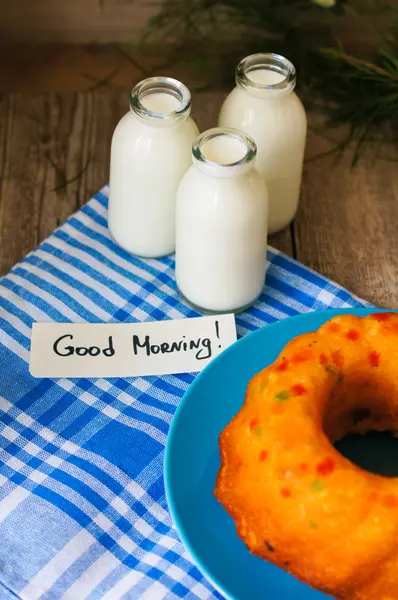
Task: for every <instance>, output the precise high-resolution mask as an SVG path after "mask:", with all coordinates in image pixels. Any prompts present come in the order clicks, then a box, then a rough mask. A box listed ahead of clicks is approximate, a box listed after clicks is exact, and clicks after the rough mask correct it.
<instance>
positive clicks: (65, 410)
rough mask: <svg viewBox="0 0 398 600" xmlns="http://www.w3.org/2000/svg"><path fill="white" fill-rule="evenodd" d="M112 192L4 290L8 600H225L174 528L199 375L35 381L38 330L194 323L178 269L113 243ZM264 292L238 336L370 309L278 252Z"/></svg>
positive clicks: (1, 593)
mask: <svg viewBox="0 0 398 600" xmlns="http://www.w3.org/2000/svg"><path fill="white" fill-rule="evenodd" d="M107 195H108V188H107V187H105V188H104V189H103V190H102V191H101V192H99V193H98V194H97V195H96V196H95V197H94V198H93V199H91V200H90V201H89V202H88V203H87V204H86V205H85V206H84V207H83V208H82V209H81V210H79V211H78V212H77V213H76V214H74V215H73V216H71V217H70V218H69V219H68V220H67V221H66V222H65V223H64V224H63V225H62V226H61V227H60V228H59V229H57V230H56V231H55V232H54V233H53V234H52V235H50V236H49V237H48V238H47V239H46V240H44V242H43V243H42V244H40V245H39V246H38V247H37V248H36V249H35V250H34V251H33V252H31V253H30V254H28V255H27V256H26V257H25V258H24V259H23V260H22V261H20V262H19V263H18V264H17V265H16V266H15V267H14V268H13V269H11V271H10V272H9V273H8V274H7V275H6V276H4V277H3V278H2V279H1V280H0V600H5V599H7V600H11V599H14V600H15V598H17V599H18V598H22V599H24V600H39V599H40V600H50V599H51V600H55V599H59V598H63V599H66V600H83V599H88V600H96V599H102V600H118V599H119V598H120V599H121V598H124V599H129V600H130V599H136V598H137V599H138V598H139V599H142V600H164V599H166V600H172V599H177V598H189V599H193V600H196V599H200V600H204V599H207V598H221V596H220V595H219V594H218V593H217V592H216V591H214V590H213V588H212V586H211V585H210V584H209V583H208V582H207V581H206V580H205V579H204V577H203V576H202V575H201V574H200V572H199V571H198V569H197V568H196V567H195V565H194V564H193V563H192V561H191V559H190V557H189V555H188V553H187V552H186V551H185V549H184V547H183V546H182V544H181V543H180V541H179V539H178V536H177V533H176V532H175V530H174V528H173V524H172V521H171V518H170V516H169V513H168V510H167V504H166V498H165V492H164V485H163V457H164V448H165V444H166V439H167V432H168V428H169V425H170V422H171V420H172V417H173V414H174V411H175V408H176V406H177V405H178V403H179V401H180V400H181V398H182V396H183V394H184V392H185V391H186V390H187V388H188V386H189V385H190V383H191V382H192V381H193V379H194V377H195V375H194V374H191V373H186V374H182V375H177V376H175V375H173V376H172V375H168V376H164V377H135V378H127V379H119V378H112V379H51V380H50V379H43V380H40V379H34V378H33V377H32V376H31V375H30V374H29V370H28V361H29V346H30V333H31V326H32V323H33V322H34V321H58V322H65V321H69V322H122V323H123V322H138V321H146V320H162V319H175V318H181V317H194V316H198V313H196V312H195V311H194V310H192V309H191V308H189V307H188V306H187V305H186V304H185V303H184V302H183V300H182V298H181V297H180V295H179V294H178V292H177V290H176V286H175V281H174V259H173V257H167V258H162V259H159V260H153V259H151V260H141V259H138V258H135V257H132V256H130V255H128V254H127V253H126V252H124V251H123V250H121V249H120V248H118V247H117V246H116V245H115V244H114V243H113V242H112V240H111V239H110V237H109V235H108V230H107V201H108V198H107ZM268 261H269V264H268V271H267V278H266V285H265V287H264V290H263V293H262V295H261V298H260V299H259V300H258V302H257V303H256V305H255V306H254V307H252V308H251V309H250V310H248V311H246V312H244V313H242V314H240V315H237V317H236V324H237V331H238V337H241V336H244V335H247V334H248V333H250V332H251V331H253V330H255V329H257V328H259V327H262V326H264V325H267V324H268V323H271V322H273V321H276V320H278V319H284V318H286V317H289V316H292V315H296V314H299V313H304V312H307V311H312V310H323V309H327V308H337V307H354V306H370V305H369V304H367V303H366V302H364V301H362V300H360V299H359V298H357V297H355V296H353V295H351V294H350V293H349V292H348V291H346V290H345V289H343V288H342V287H340V286H338V285H336V284H335V283H333V282H331V281H329V280H327V279H326V278H324V277H322V276H321V275H319V274H317V273H315V272H313V271H311V270H309V269H307V268H306V267H304V266H303V265H301V264H299V263H298V262H296V261H294V260H293V259H291V258H288V257H287V256H285V255H283V254H282V253H280V252H278V251H276V250H274V249H272V248H269V250H268Z"/></svg>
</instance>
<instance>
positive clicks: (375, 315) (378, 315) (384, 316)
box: [371, 313, 391, 322]
mask: <svg viewBox="0 0 398 600" xmlns="http://www.w3.org/2000/svg"><path fill="white" fill-rule="evenodd" d="M371 316H372V319H375V320H376V321H379V322H382V321H388V320H389V319H390V318H391V315H390V314H389V313H373V315H371Z"/></svg>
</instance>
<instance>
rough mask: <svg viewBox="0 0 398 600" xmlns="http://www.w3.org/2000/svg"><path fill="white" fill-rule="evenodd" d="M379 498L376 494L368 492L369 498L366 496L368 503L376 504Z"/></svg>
mask: <svg viewBox="0 0 398 600" xmlns="http://www.w3.org/2000/svg"><path fill="white" fill-rule="evenodd" d="M378 498H379V494H378V492H370V494H369V496H368V500H369V502H376V501H377V500H378Z"/></svg>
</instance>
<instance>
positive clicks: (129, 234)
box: [108, 77, 198, 257]
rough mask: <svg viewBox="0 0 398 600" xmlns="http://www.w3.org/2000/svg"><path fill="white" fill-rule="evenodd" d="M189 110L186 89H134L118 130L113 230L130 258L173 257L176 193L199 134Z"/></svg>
mask: <svg viewBox="0 0 398 600" xmlns="http://www.w3.org/2000/svg"><path fill="white" fill-rule="evenodd" d="M190 110H191V95H190V93H189V90H188V89H187V88H186V87H185V85H183V84H182V83H180V82H179V81H177V80H175V79H172V78H170V77H151V78H149V79H145V80H144V81H141V82H140V83H139V84H138V85H136V87H135V88H134V89H133V91H132V94H131V97H130V111H129V112H128V113H127V114H126V115H125V116H124V117H123V118H122V119H121V120H120V121H119V123H118V125H117V127H116V129H115V131H114V134H113V138H112V146H111V165H110V181H109V215H108V226H109V231H110V234H111V236H112V238H113V239H114V241H115V242H116V243H117V244H118V245H119V246H121V247H122V248H124V250H127V252H130V253H131V254H135V255H138V256H143V257H160V256H165V255H167V254H170V253H172V252H174V249H175V202H176V193H177V188H178V184H179V183H180V181H181V178H182V176H183V175H184V173H185V171H186V170H187V169H188V168H189V166H190V165H191V162H192V160H191V148H192V143H193V141H194V140H195V138H196V136H197V135H198V128H197V127H196V125H195V123H194V121H193V120H192V118H191V117H190V116H189V115H190Z"/></svg>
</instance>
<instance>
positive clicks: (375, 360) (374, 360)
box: [368, 350, 380, 367]
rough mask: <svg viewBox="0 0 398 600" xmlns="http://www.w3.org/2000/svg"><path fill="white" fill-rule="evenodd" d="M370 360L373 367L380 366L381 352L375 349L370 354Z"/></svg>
mask: <svg viewBox="0 0 398 600" xmlns="http://www.w3.org/2000/svg"><path fill="white" fill-rule="evenodd" d="M368 360H369V364H370V366H371V367H378V366H379V364H380V354H378V353H377V352H375V351H374V350H373V352H371V353H370V354H369V357H368Z"/></svg>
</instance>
